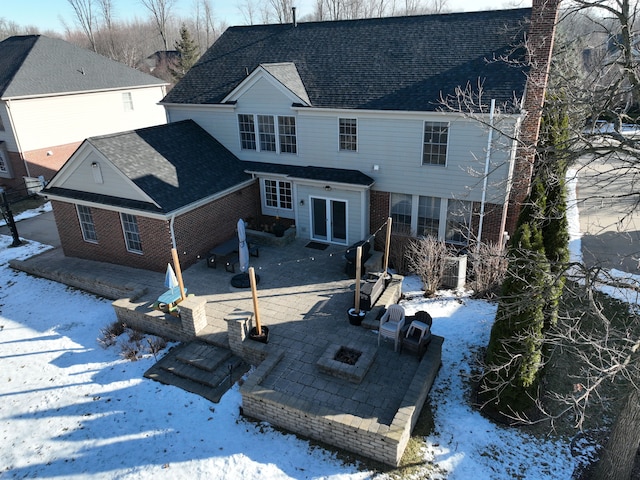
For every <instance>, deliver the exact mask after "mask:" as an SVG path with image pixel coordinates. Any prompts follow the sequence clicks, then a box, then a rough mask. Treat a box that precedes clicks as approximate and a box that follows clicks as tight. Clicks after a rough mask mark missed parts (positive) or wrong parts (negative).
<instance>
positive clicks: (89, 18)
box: [67, 0, 98, 52]
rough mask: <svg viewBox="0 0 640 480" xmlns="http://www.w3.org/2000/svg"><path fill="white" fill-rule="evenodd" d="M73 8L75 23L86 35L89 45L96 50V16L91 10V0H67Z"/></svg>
mask: <svg viewBox="0 0 640 480" xmlns="http://www.w3.org/2000/svg"><path fill="white" fill-rule="evenodd" d="M67 1H68V2H69V5H71V7H72V8H73V11H74V13H75V17H76V23H77V24H78V25H80V28H81V29H82V31H83V32H84V34H85V35H86V36H87V40H88V41H89V45H90V46H91V49H92V50H93V51H94V52H97V51H98V50H97V47H96V39H95V30H96V28H97V25H96V17H95V14H94V12H93V0H67Z"/></svg>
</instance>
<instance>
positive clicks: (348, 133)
mask: <svg viewBox="0 0 640 480" xmlns="http://www.w3.org/2000/svg"><path fill="white" fill-rule="evenodd" d="M338 122H339V140H340V150H347V151H352V152H355V151H356V150H357V149H358V121H357V120H356V119H355V118H341V119H339V120H338Z"/></svg>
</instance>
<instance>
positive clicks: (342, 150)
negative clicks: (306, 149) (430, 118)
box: [338, 116, 424, 153]
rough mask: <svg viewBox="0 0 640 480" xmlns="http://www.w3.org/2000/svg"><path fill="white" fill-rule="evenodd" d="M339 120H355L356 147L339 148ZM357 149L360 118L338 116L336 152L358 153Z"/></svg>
mask: <svg viewBox="0 0 640 480" xmlns="http://www.w3.org/2000/svg"><path fill="white" fill-rule="evenodd" d="M340 120H355V122H356V149H355V150H347V149H342V148H340ZM423 135H424V133H423ZM423 148H424V146H423ZM359 150H360V120H359V119H358V117H346V116H340V117H338V152H340V153H358V151H359Z"/></svg>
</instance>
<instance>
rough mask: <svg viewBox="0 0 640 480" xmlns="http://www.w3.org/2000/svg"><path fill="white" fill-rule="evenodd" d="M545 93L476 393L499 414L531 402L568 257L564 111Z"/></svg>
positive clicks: (516, 410)
mask: <svg viewBox="0 0 640 480" xmlns="http://www.w3.org/2000/svg"><path fill="white" fill-rule="evenodd" d="M553 100H554V99H552V101H549V102H548V103H546V104H545V112H544V116H543V123H542V129H541V141H540V145H539V153H538V155H537V157H536V165H535V168H534V175H533V180H532V185H531V193H530V194H529V197H528V198H527V200H526V204H525V205H524V206H523V208H522V210H521V213H520V217H519V218H518V224H517V226H516V231H515V233H514V236H513V238H512V239H511V244H510V247H509V267H508V270H507V277H506V279H505V282H504V284H503V288H502V294H501V298H500V303H499V305H498V311H497V313H496V319H495V322H494V325H493V328H492V329H491V338H490V340H489V345H488V347H487V355H486V359H485V362H486V371H485V374H484V377H483V380H482V384H481V387H480V397H481V399H482V400H484V401H485V402H487V405H488V406H489V408H492V409H495V410H496V411H498V412H500V413H502V414H504V415H506V416H514V415H518V414H522V413H525V414H526V413H527V412H528V411H529V410H530V409H532V408H533V407H534V405H535V401H536V400H537V398H538V395H539V391H538V389H539V385H540V379H541V375H542V366H543V365H544V355H545V351H544V333H545V331H546V329H548V328H550V327H551V326H552V325H554V324H555V323H556V320H557V316H558V304H559V301H560V296H561V295H562V290H563V287H564V282H565V278H564V275H563V272H564V270H565V269H566V264H567V261H568V258H569V250H568V242H569V234H568V225H567V219H566V190H565V176H566V172H567V155H566V154H564V153H563V152H566V141H567V135H568V117H567V115H566V112H565V111H564V109H562V108H559V107H558V105H562V102H556V101H553Z"/></svg>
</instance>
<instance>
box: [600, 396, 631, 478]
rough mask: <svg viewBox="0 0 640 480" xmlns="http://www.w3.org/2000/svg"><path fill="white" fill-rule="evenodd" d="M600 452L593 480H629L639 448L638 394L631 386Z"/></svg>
mask: <svg viewBox="0 0 640 480" xmlns="http://www.w3.org/2000/svg"><path fill="white" fill-rule="evenodd" d="M629 388H630V389H631V391H630V392H629V394H628V395H627V400H626V402H625V404H624V407H623V408H622V410H620V413H619V414H618V418H617V419H616V422H615V424H614V425H613V429H612V430H611V436H610V437H609V441H608V442H607V444H606V445H605V447H604V449H603V450H602V455H601V456H600V461H599V462H598V465H597V467H596V470H595V472H594V475H593V477H592V478H593V479H594V480H630V479H631V471H632V470H633V463H634V460H635V457H636V453H637V452H638V446H640V392H639V391H638V389H637V388H635V387H634V386H633V385H630V387H629Z"/></svg>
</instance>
